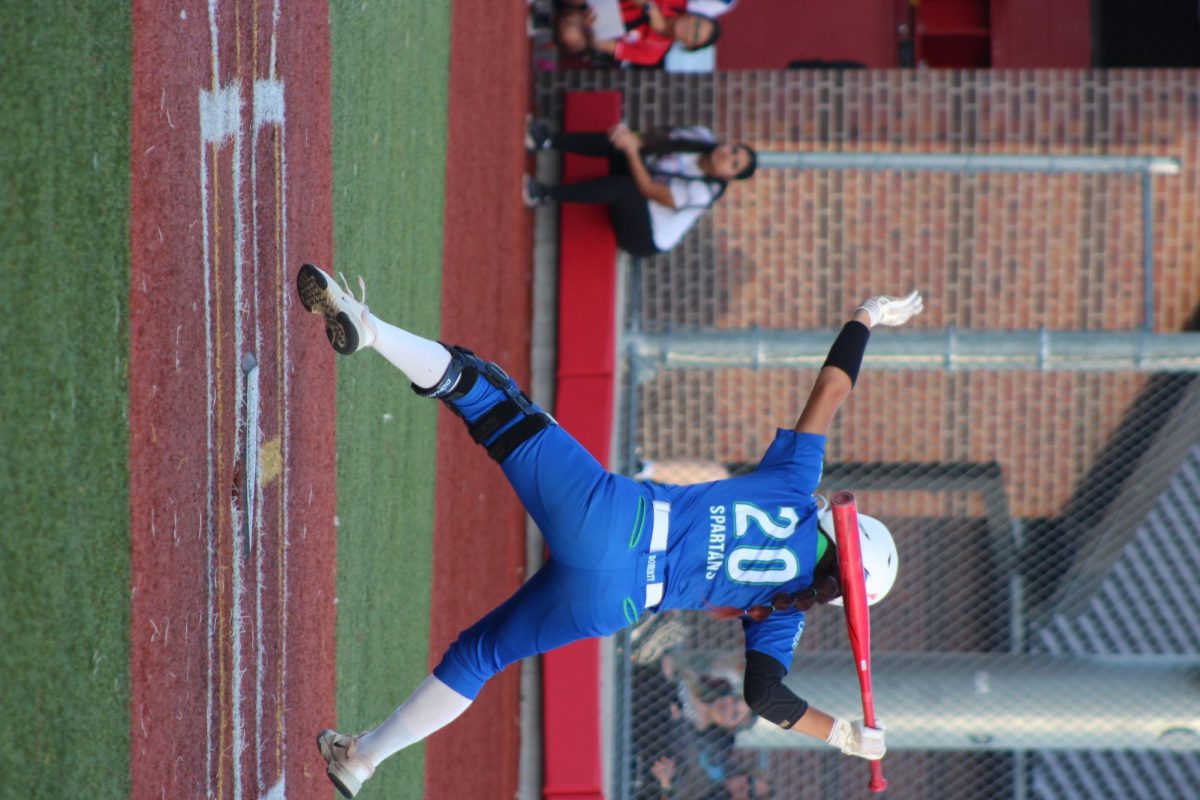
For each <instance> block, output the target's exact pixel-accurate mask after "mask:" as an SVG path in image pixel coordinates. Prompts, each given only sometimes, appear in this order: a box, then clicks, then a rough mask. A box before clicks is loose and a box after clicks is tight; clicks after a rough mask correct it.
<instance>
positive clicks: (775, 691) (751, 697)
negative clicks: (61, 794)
mask: <svg viewBox="0 0 1200 800" xmlns="http://www.w3.org/2000/svg"><path fill="white" fill-rule="evenodd" d="M786 674H787V670H786V669H784V667H783V664H780V663H779V662H778V661H777V660H775V659H774V658H771V657H770V656H769V655H767V654H765V653H759V652H757V651H755V650H751V651H750V652H748V653H746V675H745V680H744V681H743V693H744V694H745V695H746V704H747V705H748V706H750V710H751V711H753V712H754V713H755V714H758V715H759V716H760V717H762V718H763V719H768V720H770V721H771V722H774V723H775V724H776V725H778V726H779V727H781V728H790V727H792V726H793V725H795V724H796V720H798V719H800V718H801V717H802V716H804V712H805V711H808V703H806V702H805V701H804V700H803V699H801V698H799V697H797V696H796V695H795V694H794V693H793V692H792V690H791V689H789V688H787V687H786V686H784V685H783V676H784V675H786Z"/></svg>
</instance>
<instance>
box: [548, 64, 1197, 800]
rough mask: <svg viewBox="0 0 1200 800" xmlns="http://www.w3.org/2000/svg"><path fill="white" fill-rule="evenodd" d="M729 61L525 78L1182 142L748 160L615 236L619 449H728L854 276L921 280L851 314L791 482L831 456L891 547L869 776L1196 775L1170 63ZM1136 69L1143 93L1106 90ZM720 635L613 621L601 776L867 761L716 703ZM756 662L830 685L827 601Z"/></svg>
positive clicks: (879, 144) (852, 299) (666, 468)
mask: <svg viewBox="0 0 1200 800" xmlns="http://www.w3.org/2000/svg"><path fill="white" fill-rule="evenodd" d="M756 75H757V77H756V76H755V75H750V76H746V75H735V76H720V75H718V76H712V77H709V78H704V79H696V78H684V79H669V78H663V77H662V76H648V77H646V78H644V79H643V78H640V77H630V76H608V77H603V78H600V77H596V76H584V77H572V76H565V77H564V76H558V77H552V78H547V79H545V80H544V81H543V83H542V85H541V86H540V87H539V88H540V89H541V90H542V102H543V110H544V111H546V112H547V113H550V114H553V109H554V107H555V103H556V100H555V99H554V98H555V96H556V94H557V92H559V91H561V90H562V89H564V88H567V89H570V88H593V87H594V88H609V87H616V88H623V89H624V90H625V91H626V102H627V106H628V107H629V115H628V118H630V119H631V122H633V123H634V124H635V125H637V124H642V125H646V126H648V125H649V124H653V123H661V122H664V121H686V122H689V123H694V122H707V123H709V124H711V126H712V127H714V129H716V130H717V131H718V135H719V136H721V135H728V136H731V137H737V138H744V139H747V140H750V141H751V142H752V143H753V144H755V145H756V146H757V147H758V148H759V149H760V151H779V152H795V151H804V152H810V151H829V152H837V153H843V154H844V153H847V152H853V153H863V152H869V153H877V154H878V153H888V152H896V151H909V152H925V153H929V152H947V153H964V152H979V151H981V150H983V151H990V152H993V153H994V152H1003V153H1008V154H1011V155H1032V154H1039V153H1041V154H1046V153H1057V154H1060V155H1063V154H1067V155H1070V154H1074V155H1079V154H1094V155H1100V156H1105V157H1118V158H1119V157H1122V156H1131V155H1138V156H1145V157H1152V156H1169V157H1173V158H1176V159H1179V161H1180V163H1181V165H1182V172H1181V174H1180V175H1177V176H1169V177H1149V175H1150V173H1149V172H1148V171H1145V170H1143V171H1138V170H1134V171H1132V172H1122V173H1120V174H1094V173H1086V172H1071V171H1067V172H1055V171H1054V170H1037V169H1027V170H1024V171H1021V170H1017V171H1014V172H1005V173H1003V174H997V173H991V172H988V171H987V170H978V169H964V170H962V171H961V172H960V173H956V172H954V169H953V168H943V169H942V170H941V171H940V172H939V171H934V172H922V171H921V170H920V169H917V168H898V167H893V168H888V167H886V166H885V167H882V168H880V169H877V170H876V169H867V168H863V167H858V168H852V167H833V168H821V169H813V168H808V169H805V168H791V169H788V168H781V169H778V170H767V171H766V172H764V173H763V174H760V176H758V177H756V178H755V180H754V182H753V183H754V184H755V185H754V186H752V187H746V188H738V187H735V188H733V189H731V191H730V193H729V194H730V196H729V197H728V198H726V199H725V200H723V201H722V205H721V206H720V207H718V209H717V210H716V211H715V212H714V213H713V214H711V215H710V216H709V218H708V219H707V220H706V221H705V222H704V223H702V225H701V226H700V230H699V231H698V232H696V233H693V234H691V235H689V237H688V238H687V239H686V240H685V241H684V243H683V245H681V246H680V248H678V249H677V250H676V251H674V252H672V253H671V254H669V255H666V256H661V257H658V258H656V259H653V260H650V261H645V262H641V263H636V264H632V265H629V266H628V267H627V268H628V270H629V272H628V275H627V280H626V281H625V283H626V285H627V286H628V287H629V298H628V301H627V303H626V306H625V310H624V319H623V323H622V331H623V334H622V352H623V353H624V358H625V361H624V368H625V369H624V376H623V377H624V385H623V388H622V389H621V395H620V400H621V404H620V405H621V420H620V426H621V428H620V434H619V440H618V441H619V443H620V448H619V450H621V456H620V458H621V462H622V463H621V466H622V467H623V468H624V469H626V470H627V471H629V472H630V473H634V472H639V471H640V472H641V473H642V474H643V477H647V478H649V479H652V480H662V481H664V482H676V483H686V482H692V481H695V480H712V479H714V478H717V477H720V476H722V475H727V474H733V473H737V472H739V471H741V470H748V469H753V468H754V465H755V463H756V461H757V459H758V458H759V457H760V456H761V455H762V453H763V452H764V450H765V449H766V447H767V445H768V444H769V442H770V440H771V437H772V436H773V433H774V430H775V428H776V427H790V426H791V425H792V424H793V423H794V422H795V420H796V417H797V415H798V413H799V411H800V407H801V405H802V404H803V402H804V400H805V399H806V397H807V394H808V390H809V388H810V387H811V385H812V382H813V380H814V378H815V375H816V371H817V368H818V367H819V365H820V363H821V360H822V359H823V356H824V353H825V350H826V349H827V347H828V345H829V343H830V342H832V339H833V337H834V335H835V333H836V329H837V326H838V325H840V322H841V320H842V319H843V318H844V317H845V315H846V314H847V313H848V312H849V311H850V310H851V309H852V308H853V307H854V305H855V303H857V302H858V301H860V300H862V299H863V298H864V297H866V296H868V295H869V294H871V293H877V292H884V291H886V292H892V293H902V292H904V291H906V290H907V289H909V288H911V287H913V286H917V287H920V288H923V289H925V290H926V294H927V303H926V304H927V309H928V310H927V312H926V314H924V315H923V316H922V317H921V318H920V319H919V320H918V322H917V324H916V325H915V326H914V328H913V330H911V331H903V332H900V331H898V332H895V333H894V334H890V333H888V332H879V333H877V335H876V336H875V337H873V340H872V343H871V348H870V350H869V352H868V360H867V365H866V367H865V369H864V372H863V375H862V377H861V378H860V381H859V385H858V387H857V388H856V389H855V392H854V395H853V396H852V398H851V399H850V400H849V401H848V403H847V404H846V406H845V407H844V408H843V409H842V412H841V414H840V415H839V418H838V420H837V421H836V423H835V427H834V430H833V431H832V433H831V435H830V437H829V442H828V447H827V455H826V469H825V473H824V477H823V480H822V487H821V491H824V492H831V491H833V490H837V489H850V490H853V491H854V492H855V493H856V495H857V497H858V501H859V507H860V509H861V510H862V511H863V512H864V513H868V514H871V515H873V516H876V517H879V518H881V519H883V520H884V521H885V522H887V523H888V525H889V526H890V527H891V529H892V531H893V533H894V535H895V537H896V540H897V542H898V546H899V548H900V559H901V560H900V579H899V581H898V583H897V586H896V588H895V589H894V590H893V592H892V593H891V594H890V595H889V597H888V598H887V601H886V602H885V603H883V604H881V605H879V606H877V607H875V608H873V609H872V615H871V618H872V640H873V651H874V661H875V669H874V672H875V699H876V705H877V711H878V713H879V716H880V718H881V719H883V720H884V721H885V722H886V723H887V725H888V742H889V753H888V757H887V759H886V761H885V764H886V768H887V773H888V777H889V779H890V781H891V787H890V789H889V790H888V793H887V796H888V797H890V798H960V797H973V798H984V799H985V800H1000V799H1001V798H1039V799H1046V800H1048V799H1049V798H1107V797H1136V798H1187V797H1196V796H1200V790H1198V789H1197V787H1200V579H1197V577H1196V576H1197V575H1198V574H1200V381H1197V380H1196V375H1197V374H1198V371H1197V370H1198V367H1197V359H1196V357H1195V356H1197V354H1200V345H1198V344H1197V343H1196V334H1194V333H1181V331H1188V330H1195V320H1196V314H1195V311H1196V308H1197V303H1198V302H1200V257H1198V256H1197V255H1196V253H1195V250H1194V247H1193V246H1191V245H1188V244H1187V242H1186V240H1187V239H1189V238H1191V235H1192V234H1194V233H1196V230H1195V223H1194V222H1181V220H1185V219H1189V218H1190V219H1193V220H1194V219H1195V218H1196V216H1197V214H1198V212H1200V189H1198V188H1197V186H1198V184H1200V181H1198V180H1197V177H1198V175H1200V172H1198V167H1197V164H1196V158H1195V157H1196V155H1197V144H1196V138H1197V134H1198V132H1200V119H1198V117H1200V110H1198V109H1200V105H1198V104H1197V102H1196V101H1197V99H1198V97H1200V91H1198V90H1197V88H1196V81H1197V78H1196V76H1195V75H1194V74H1190V78H1188V77H1187V76H1186V75H1185V76H1182V78H1183V79H1182V80H1181V81H1180V82H1179V83H1177V84H1172V83H1171V82H1172V81H1173V80H1175V79H1177V78H1180V77H1181V76H1180V75H1179V74H1178V73H1171V74H1166V73H1164V74H1161V75H1156V74H1149V73H1147V74H1142V76H1141V77H1139V78H1138V79H1137V80H1135V81H1133V82H1132V83H1128V84H1127V83H1125V81H1126V80H1128V79H1129V77H1130V76H1129V75H1126V76H1123V77H1121V76H1111V75H1104V74H1095V73H1086V74H1078V75H1072V76H1067V77H1066V78H1062V79H1060V78H1061V77H1062V76H1057V77H1056V76H1055V75H1046V74H1042V73H1033V74H1031V75H1028V76H1020V75H1011V74H1010V75H1000V76H996V75H986V74H983V73H975V74H957V73H956V74H955V75H953V76H946V75H933V74H926V75H916V76H912V77H907V76H906V77H903V78H895V83H890V81H892V80H893V79H892V78H889V77H887V76H872V75H871V74H869V73H868V74H866V75H859V76H853V77H850V78H846V77H844V76H834V75H818V76H779V75H775V74H769V73H762V74H756ZM1172 76H1174V77H1172ZM643 80H644V81H645V83H643ZM573 82H578V83H580V84H581V85H580V86H572V85H571V84H572V83H573ZM1143 82H1144V83H1143ZM583 84H586V86H584V85H583ZM1172 85H1173V86H1175V87H1176V88H1180V89H1182V91H1181V92H1180V93H1178V94H1174V95H1172V94H1171V92H1170V91H1167V89H1168V87H1169V86H1172ZM1145 86H1149V87H1157V88H1159V89H1162V90H1163V91H1162V92H1155V93H1154V98H1156V99H1153V98H1150V95H1147V98H1148V104H1143V105H1141V106H1140V108H1141V112H1142V113H1144V114H1147V115H1149V118H1153V119H1156V120H1160V121H1161V124H1160V123H1155V124H1149V123H1147V122H1146V121H1145V119H1143V121H1142V122H1141V123H1138V124H1139V125H1141V126H1142V127H1141V128H1140V130H1139V131H1138V132H1131V131H1130V130H1129V129H1128V128H1126V127H1124V126H1123V124H1114V120H1120V119H1124V118H1125V117H1124V113H1125V112H1124V111H1123V110H1121V108H1118V107H1114V105H1113V104H1114V103H1116V104H1117V105H1118V106H1122V107H1123V105H1124V104H1125V103H1127V102H1128V97H1127V96H1126V95H1125V94H1124V92H1125V91H1126V90H1132V91H1135V92H1140V91H1142V89H1143V88H1144V87H1145ZM1022 87H1023V88H1022ZM1156 102H1161V103H1162V104H1163V105H1161V106H1158V105H1155V103H1156ZM1072 104H1075V105H1074V106H1073V105H1072ZM1072 107H1074V108H1075V109H1076V110H1077V111H1078V110H1079V109H1084V113H1083V114H1082V116H1080V115H1078V114H1074V112H1071V111H1070V110H1069V109H1070V108H1072ZM674 108H678V109H683V111H682V112H680V113H679V114H676V113H675V112H674V111H672V109H674ZM854 108H857V109H859V110H857V111H852V110H851V109H854ZM1064 108H1066V109H1067V110H1065V111H1064V110H1063V109H1064ZM939 109H941V110H940V111H939ZM997 109H999V111H997ZM943 112H944V113H943ZM996 113H999V114H1000V115H1001V117H1003V119H999V118H997V117H996V116H995V114H996ZM810 114H811V115H810ZM1073 114H1074V116H1073ZM877 120H882V121H877ZM1072 120H1074V121H1073V122H1072ZM1063 126H1065V127H1066V128H1069V129H1070V130H1069V131H1067V133H1065V134H1064V133H1063ZM797 132H807V134H808V135H807V136H805V135H803V134H801V135H797ZM1043 134H1044V135H1043ZM1143 166H1144V165H1143ZM1181 226H1182V227H1181ZM1189 226H1190V227H1189ZM1189 231H1190V233H1189ZM1193 241H1194V238H1193ZM742 648H743V641H742V633H741V629H740V626H739V625H738V624H736V623H733V622H728V621H724V622H720V621H717V620H714V619H711V618H709V617H707V616H705V615H704V614H696V613H689V614H677V613H673V612H672V613H665V614H659V615H651V616H648V617H647V618H646V619H644V620H643V622H642V624H640V625H639V626H638V627H637V628H635V629H634V630H632V631H631V632H629V633H627V634H625V635H622V636H620V637H618V640H617V647H616V654H617V657H616V660H615V663H614V664H613V685H614V687H615V691H614V692H613V697H614V707H613V709H612V711H613V730H614V737H613V742H612V754H613V758H612V764H613V782H612V787H613V796H614V797H616V798H642V797H655V798H656V797H660V796H662V795H663V786H664V785H670V786H671V787H672V788H671V790H672V791H674V792H675V796H677V797H689V798H690V797H701V798H707V797H714V798H716V797H727V796H728V797H754V796H757V797H763V796H773V797H778V798H809V797H811V798H817V797H820V798H849V797H864V796H866V795H867V791H866V780H867V774H866V766H865V763H864V762H862V761H859V760H857V759H847V758H845V757H843V756H841V755H840V754H837V753H834V752H831V751H830V749H829V748H828V747H826V746H825V745H824V744H822V743H820V742H813V741H811V740H809V739H807V738H806V737H804V736H802V735H799V734H795V733H790V732H784V731H781V730H778V729H776V728H774V726H772V725H770V724H769V723H767V722H765V721H760V720H754V719H752V718H747V717H746V708H745V706H744V704H743V703H742V702H741V700H740V697H741V686H740V680H741V670H742V663H743V653H742ZM787 681H788V684H789V685H790V686H792V687H793V688H794V689H795V690H796V691H797V693H799V694H800V695H801V696H803V697H806V698H808V699H809V700H811V701H812V702H813V703H814V704H815V705H817V706H819V707H821V708H823V709H825V710H828V711H830V712H832V713H835V714H839V715H845V716H852V717H856V716H859V715H860V706H859V695H858V687H857V683H856V680H855V673H854V669H853V665H852V663H851V658H850V654H849V647H848V644H847V639H846V633H845V625H844V622H843V619H842V614H841V610H840V609H836V608H820V607H818V608H816V609H814V610H813V611H811V612H810V613H809V624H808V625H807V626H806V630H805V632H804V635H803V637H802V638H801V640H800V643H799V647H798V651H797V656H796V662H795V665H794V667H793V669H792V672H791V674H790V675H789V677H788V679H787Z"/></svg>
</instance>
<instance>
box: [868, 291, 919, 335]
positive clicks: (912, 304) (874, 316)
mask: <svg viewBox="0 0 1200 800" xmlns="http://www.w3.org/2000/svg"><path fill="white" fill-rule="evenodd" d="M924 308H925V301H924V300H922V299H921V293H920V292H918V291H917V290H916V289H913V290H912V291H911V292H909V293H908V294H906V295H904V297H888V296H887V295H882V294H881V295H877V296H875V297H872V298H870V299H868V300H864V301H863V303H862V305H860V306H859V307H858V308H856V309H854V310H855V311H866V312H867V314H869V315H870V317H871V325H870V327H872V328H873V327H875V326H876V325H884V326H886V327H889V328H893V327H895V326H897V325H903V324H904V323H906V322H908V321H909V320H910V319H912V318H913V317H915V316H916V315H917V314H920V313H921V311H923V310H924Z"/></svg>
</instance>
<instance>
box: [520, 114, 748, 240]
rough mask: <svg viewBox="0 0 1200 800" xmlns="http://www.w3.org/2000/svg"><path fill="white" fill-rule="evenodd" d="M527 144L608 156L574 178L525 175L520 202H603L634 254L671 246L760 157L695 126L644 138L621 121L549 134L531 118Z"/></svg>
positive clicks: (535, 148) (743, 177) (620, 237)
mask: <svg viewBox="0 0 1200 800" xmlns="http://www.w3.org/2000/svg"><path fill="white" fill-rule="evenodd" d="M525 144H526V147H527V148H528V149H529V150H531V151H534V152H536V151H539V150H552V149H553V150H564V151H566V152H569V153H580V154H582V155H589V156H598V157H601V158H607V159H608V162H609V174H608V175H605V176H603V177H600V178H593V179H592V180H587V181H580V182H578V183H570V184H565V185H562V186H547V185H545V184H542V183H539V182H538V181H536V180H533V179H532V178H530V177H528V176H526V178H525V184H524V200H525V204H526V205H527V206H529V207H530V208H533V207H535V206H540V205H543V204H544V203H546V202H548V201H550V200H555V201H558V202H560V203H598V204H602V205H606V206H608V215H609V219H610V220H611V221H612V226H613V231H614V232H615V233H616V236H617V245H618V246H619V247H620V248H621V249H622V250H624V251H626V252H627V253H629V254H630V255H635V256H652V255H654V254H656V253H665V252H667V251H668V250H670V249H671V248H673V247H674V246H675V245H676V244H678V243H679V240H680V239H682V238H683V235H684V234H685V233H687V232H688V230H689V229H690V228H691V227H692V226H693V225H695V224H696V221H697V220H699V219H700V217H701V216H702V215H703V214H704V212H705V211H707V210H708V209H709V208H710V207H711V206H712V205H713V204H714V203H716V202H717V200H718V199H720V197H721V195H722V194H724V193H725V188H726V186H727V185H728V183H729V182H730V181H733V180H746V179H747V178H749V177H750V176H752V175H753V174H754V170H755V168H756V167H757V161H758V159H757V156H756V154H755V152H754V150H753V149H751V148H750V147H749V146H748V145H745V144H741V143H737V144H725V143H720V142H718V141H717V139H716V137H715V136H713V133H712V131H710V130H708V129H707V128H703V127H700V126H695V127H689V128H671V129H669V130H667V131H665V132H662V133H655V134H649V135H646V136H645V137H642V136H640V135H638V134H636V133H634V132H633V131H631V130H629V128H628V127H626V126H625V125H624V124H619V125H615V126H613V127H612V128H611V129H610V130H609V131H608V132H607V133H601V132H598V131H596V132H587V133H551V131H550V127H549V125H548V124H547V123H545V122H542V121H540V120H533V121H531V122H530V124H529V131H528V133H527V135H526V139H525Z"/></svg>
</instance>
